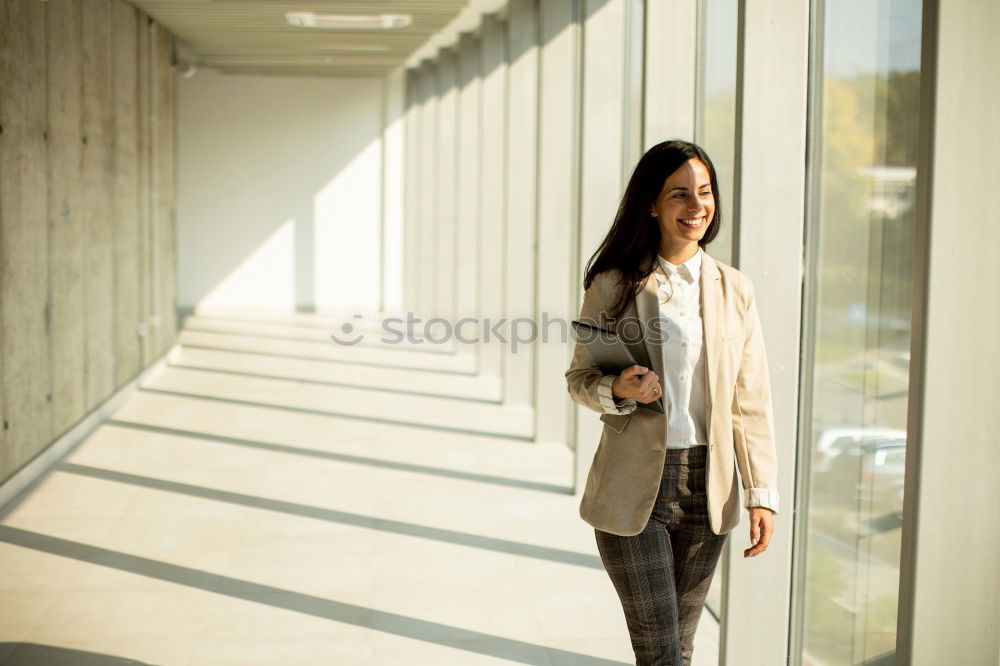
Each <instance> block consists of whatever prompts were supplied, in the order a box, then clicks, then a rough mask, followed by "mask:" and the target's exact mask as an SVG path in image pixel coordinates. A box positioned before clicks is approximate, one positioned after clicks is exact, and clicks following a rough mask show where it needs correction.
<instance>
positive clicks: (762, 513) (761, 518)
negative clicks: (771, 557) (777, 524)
mask: <svg viewBox="0 0 1000 666" xmlns="http://www.w3.org/2000/svg"><path fill="white" fill-rule="evenodd" d="M773 515H774V512H773V511H771V510H770V509H768V508H766V507H763V506H752V507H750V543H752V544H754V545H753V546H752V547H750V548H747V549H746V550H744V551H743V557H753V556H754V555H757V554H758V553H763V552H764V551H765V550H767V544H769V543H770V542H771V535H772V534H774V518H773V517H772V516H773Z"/></svg>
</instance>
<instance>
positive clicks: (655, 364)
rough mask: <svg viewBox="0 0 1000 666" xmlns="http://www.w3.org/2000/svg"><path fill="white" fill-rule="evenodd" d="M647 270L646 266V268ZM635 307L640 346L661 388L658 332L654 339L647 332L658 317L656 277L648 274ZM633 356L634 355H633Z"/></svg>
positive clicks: (661, 362)
mask: <svg viewBox="0 0 1000 666" xmlns="http://www.w3.org/2000/svg"><path fill="white" fill-rule="evenodd" d="M646 270H648V266H647V268H646ZM635 307H636V310H637V312H638V315H639V327H640V328H641V330H642V340H641V344H644V346H645V351H646V355H647V356H648V357H649V364H650V366H651V367H652V369H653V372H655V373H656V376H657V377H660V379H661V381H660V385H661V386H662V384H663V382H662V378H663V345H662V344H661V342H662V335H663V332H662V331H660V332H659V333H658V334H657V335H656V336H655V338H654V335H653V334H651V332H650V330H649V324H650V322H652V321H653V320H654V319H656V318H657V317H659V316H660V296H659V294H658V292H657V290H656V277H655V276H654V275H653V274H652V273H650V274H649V275H647V276H646V279H645V281H643V283H642V289H641V290H640V291H639V293H638V294H636V296H635ZM633 355H634V354H633ZM666 403H667V398H666V396H663V407H664V409H667V407H668V405H667V404H666Z"/></svg>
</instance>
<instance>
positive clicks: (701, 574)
mask: <svg viewBox="0 0 1000 666" xmlns="http://www.w3.org/2000/svg"><path fill="white" fill-rule="evenodd" d="M707 457H708V456H707V447H705V446H694V447H691V448H687V449H680V448H668V449H667V450H666V461H665V463H664V465H663V477H662V478H661V480H660V489H659V494H658V496H657V498H656V504H655V505H654V506H653V513H652V515H651V516H650V518H649V521H648V522H647V524H646V527H645V529H643V531H642V532H640V533H639V534H636V535H635V536H618V535H616V534H611V533H608V532H602V531H601V530H597V529H595V530H594V533H595V536H596V538H597V548H598V551H599V552H600V555H601V560H602V561H603V562H604V568H605V570H606V571H607V572H608V576H610V578H611V582H612V584H613V585H614V587H615V590H616V591H617V592H618V597H619V599H621V603H622V608H623V610H624V611H625V622H626V624H627V626H628V631H629V638H630V639H631V641H632V649H633V650H634V652H635V660H636V661H635V663H636V666H667V665H670V666H681V665H682V664H683V666H690V664H691V656H692V654H693V652H694V634H695V630H696V629H697V627H698V620H699V619H701V613H702V607H703V606H704V605H705V597H706V596H707V595H708V588H709V585H711V583H712V576H713V574H714V573H715V568H716V565H717V564H718V561H719V556H720V555H721V553H722V548H723V546H724V545H725V541H726V538H727V537H728V536H729V535H728V533H727V534H724V535H721V536H720V535H718V534H715V533H714V532H712V528H711V526H710V525H709V521H708V509H707V496H706V491H705V464H706V461H707Z"/></svg>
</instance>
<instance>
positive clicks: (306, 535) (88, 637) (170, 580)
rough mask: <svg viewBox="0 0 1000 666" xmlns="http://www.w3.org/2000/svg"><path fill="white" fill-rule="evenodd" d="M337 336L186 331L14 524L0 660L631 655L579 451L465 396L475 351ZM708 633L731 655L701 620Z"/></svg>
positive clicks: (324, 331) (23, 506)
mask: <svg viewBox="0 0 1000 666" xmlns="http://www.w3.org/2000/svg"><path fill="white" fill-rule="evenodd" d="M332 322H333V320H332V319H331V318H324V317H321V316H316V315H297V316H289V317H286V318H283V319H281V320H276V319H270V320H266V319H253V318H250V317H244V318H242V319H224V318H212V317H198V316H193V317H189V318H188V319H187V320H186V321H185V323H184V328H183V330H182V332H181V334H180V336H179V339H178V344H177V346H175V347H174V348H173V349H172V350H171V351H170V352H169V353H168V355H167V359H168V360H167V362H166V363H165V364H163V366H160V367H157V368H155V369H154V371H153V372H152V374H151V375H150V376H148V377H146V378H144V379H143V381H142V387H141V389H140V390H138V391H136V392H134V393H133V394H132V395H131V396H129V397H128V398H127V399H126V400H125V401H124V402H123V404H121V405H120V406H118V407H117V409H115V411H114V412H113V413H112V414H110V417H109V418H108V420H107V421H105V422H104V423H103V424H102V425H100V426H99V427H98V428H97V429H96V430H95V431H94V432H93V433H92V434H91V435H89V436H88V437H87V438H86V439H85V440H84V441H83V442H81V443H80V445H79V446H78V447H76V448H75V449H73V450H72V452H71V453H70V454H69V455H68V456H66V458H64V459H63V460H62V461H61V462H59V463H57V464H56V465H55V466H54V467H53V468H52V469H51V470H50V471H49V472H48V473H47V474H46V475H44V476H43V477H42V478H41V479H40V480H39V481H38V483H37V484H36V485H35V486H34V487H31V488H29V489H28V490H27V491H26V492H25V493H23V494H22V496H21V497H19V498H18V499H17V500H15V501H14V502H12V503H11V504H10V505H8V506H7V507H6V508H5V512H4V513H3V514H2V518H0V570H2V571H4V572H5V575H4V576H3V577H0V597H2V598H3V600H4V607H5V611H6V612H4V613H2V614H0V623H2V626H0V635H2V636H4V637H7V640H8V641H10V642H6V643H3V644H0V664H3V666H27V665H29V664H46V665H47V666H48V665H52V664H73V665H74V666H88V665H96V664H101V665H102V666H103V665H108V664H137V663H138V664H156V665H162V666H168V665H184V666H202V665H204V666H208V665H211V666H224V665H227V664H233V665H239V666H251V665H255V664H260V665H273V664H295V665H297V666H298V665H306V664H325V665H330V664H336V665H341V664H343V665H349V666H355V665H363V664H378V665H379V666H386V665H391V664H400V665H402V664H434V665H435V666H444V665H446V664H454V665H461V666H467V665H472V664H513V663H516V664H537V665H546V666H547V665H549V664H552V665H554V666H556V665H558V666H599V665H603V664H628V663H632V657H631V649H630V646H629V642H628V632H627V630H626V627H625V623H624V617H623V615H622V612H621V608H620V605H619V602H618V599H617V597H616V595H615V593H614V590H613V588H612V587H611V583H610V581H609V580H608V577H607V575H606V574H605V573H604V571H603V569H602V568H601V563H600V560H599V558H598V556H597V550H596V547H595V544H594V541H593V532H592V530H591V529H590V528H589V527H588V526H587V525H586V524H585V523H584V522H583V521H582V520H580V519H579V517H578V515H577V505H578V497H574V496H573V495H572V494H571V493H572V490H571V487H570V486H571V475H572V469H573V452H572V451H570V450H569V449H568V448H567V447H566V446H565V445H563V444H556V445H546V444H537V443H532V442H530V441H528V440H526V439H522V438H520V437H519V436H518V434H517V430H518V427H519V420H520V421H523V420H524V419H526V418H528V416H526V415H524V414H518V413H516V412H511V411H510V409H511V408H509V407H503V406H501V405H500V404H498V403H491V402H489V400H488V399H487V398H476V397H472V398H470V397H469V395H470V394H473V395H474V394H475V392H476V389H475V388H474V382H475V381H476V380H475V377H473V376H471V375H465V374H463V372H464V371H463V369H462V363H463V359H462V357H461V356H458V355H455V354H452V353H449V352H448V351H423V350H404V349H399V348H392V347H388V346H385V347H382V348H378V347H370V348H366V349H364V350H360V349H358V348H352V349H351V350H350V351H349V352H348V351H347V350H346V349H345V348H343V347H340V346H338V345H336V344H333V343H332V342H330V341H329V340H328V338H327V335H328V332H329V331H330V330H332V328H333V323H332ZM348 356H349V358H350V361H349V359H348ZM358 358H366V360H367V363H368V364H367V365H365V366H363V367H361V366H358V365H357V361H356V359H358ZM431 366H433V367H434V368H436V370H431V369H430V368H431ZM444 368H447V369H444ZM373 369H374V372H373ZM442 369H444V370H442ZM415 386H420V387H421V392H420V393H416V392H412V391H410V390H407V389H412V388H413V387H415ZM449 394H450V395H449ZM491 430H492V431H493V432H494V433H499V434H490V431H491ZM697 640H698V642H697V644H696V648H695V664H696V665H699V664H703V665H704V664H714V663H717V661H718V657H717V641H718V626H717V624H716V622H715V620H714V618H713V617H712V615H711V614H710V613H709V612H708V611H707V610H706V611H705V613H704V615H703V617H702V621H701V624H700V626H699V634H698V639H697Z"/></svg>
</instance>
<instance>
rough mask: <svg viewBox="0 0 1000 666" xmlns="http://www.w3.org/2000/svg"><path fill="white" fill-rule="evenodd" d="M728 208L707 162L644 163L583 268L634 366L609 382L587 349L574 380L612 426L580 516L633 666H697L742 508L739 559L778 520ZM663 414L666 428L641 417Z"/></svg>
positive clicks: (756, 327) (763, 369)
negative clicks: (710, 604) (702, 626)
mask: <svg viewBox="0 0 1000 666" xmlns="http://www.w3.org/2000/svg"><path fill="white" fill-rule="evenodd" d="M718 202H719V187H718V182H717V179H716V175H715V167H714V166H713V165H712V161H711V160H710V159H709V158H708V155H707V154H705V151H704V150H702V149H701V148H700V147H699V146H697V145H695V144H693V143H690V142H687V141H665V142H663V143H660V144H658V145H656V146H653V147H652V148H650V149H649V151H648V152H647V153H646V154H645V155H644V156H643V157H642V159H641V160H640V161H639V164H638V165H637V166H636V168H635V171H634V173H633V174H632V178H631V180H630V181H629V184H628V187H627V188H626V190H625V194H624V196H623V198H622V202H621V205H620V207H619V210H618V214H617V216H616V218H615V221H614V223H613V224H612V226H611V229H610V230H609V231H608V234H607V236H606V237H605V239H604V241H603V242H602V243H601V245H600V246H599V247H598V249H597V251H596V252H595V253H594V256H592V257H591V259H590V261H589V262H588V265H587V270H586V276H585V279H584V289H585V292H584V297H583V307H582V310H581V313H580V320H581V321H586V322H588V323H593V324H595V325H597V326H600V327H601V328H605V329H608V330H612V331H614V332H616V333H618V335H619V337H620V338H621V339H622V340H623V341H624V342H625V344H626V345H627V346H628V347H629V349H630V350H631V352H632V355H633V357H634V358H635V359H636V361H637V363H636V364H635V365H632V366H630V367H628V368H624V369H622V370H621V372H620V374H617V375H614V374H604V373H602V372H601V370H600V369H599V368H598V367H597V365H596V364H595V363H594V361H593V359H592V358H591V356H590V354H589V352H588V351H587V348H586V347H585V346H584V345H583V344H581V343H579V342H578V343H577V344H576V348H575V349H574V353H573V360H572V364H571V366H570V368H569V370H567V371H566V382H567V388H568V390H569V394H570V396H571V397H572V398H573V400H574V401H575V402H577V403H579V404H581V405H583V406H585V407H588V408H590V409H592V410H594V411H596V412H600V413H601V417H600V418H601V421H603V422H604V429H603V432H602V434H601V440H600V443H599V444H598V447H597V452H596V453H595V454H594V459H593V463H592V465H591V467H590V471H589V473H588V475H587V483H586V487H585V489H584V493H583V497H582V499H581V502H580V516H581V517H582V518H583V519H584V520H585V521H587V523H589V524H590V525H591V526H593V527H594V533H595V536H596V539H597V547H598V550H599V552H600V555H601V560H602V561H603V562H604V568H605V570H606V571H607V572H608V575H609V576H610V578H611V581H612V583H613V584H614V586H615V589H616V591H617V592H618V596H619V598H620V599H621V603H622V608H623V609H624V611H625V620H626V624H627V625H628V630H629V636H630V639H631V642H632V647H633V650H634V651H635V656H636V664H637V665H638V666H643V665H652V664H682V663H683V664H690V663H691V655H692V652H693V643H694V633H695V629H696V628H697V625H698V620H699V619H700V617H701V612H702V606H703V605H704V602H705V596H706V595H707V593H708V588H709V585H710V583H711V582H712V576H713V574H714V572H715V567H716V565H717V563H718V560H719V555H720V553H721V552H722V548H723V546H724V544H725V541H726V538H727V536H728V533H729V532H730V531H731V530H732V529H733V528H734V527H735V526H736V525H737V524H738V523H739V507H740V504H741V499H742V505H743V506H744V507H746V508H747V509H748V511H749V513H750V540H751V544H752V545H751V547H750V548H747V549H746V550H745V551H744V553H743V555H744V557H752V556H755V555H757V554H759V553H761V552H763V551H765V550H766V549H767V546H768V543H769V542H770V540H771V536H772V534H773V533H774V523H773V520H772V514H774V513H777V510H778V493H777V491H776V487H777V464H776V459H775V449H774V435H773V417H772V411H771V391H770V381H769V377H768V371H767V359H766V356H765V352H764V342H763V338H762V337H761V329H760V321H759V318H758V316H757V307H756V301H755V298H754V289H753V285H752V284H751V282H750V280H749V279H748V278H747V277H746V275H744V274H743V273H742V272H740V271H738V270H737V269H735V268H733V267H732V266H729V265H727V264H724V263H722V262H720V261H718V260H716V259H714V258H713V257H710V256H709V255H708V254H707V253H706V252H705V249H704V248H705V246H706V245H708V244H709V243H710V242H711V241H712V239H713V238H715V236H716V234H717V233H718V231H719V225H720V224H721V214H720V210H719V203H718ZM658 401H659V403H660V404H661V405H662V407H663V411H662V412H660V411H656V410H654V409H647V408H639V405H640V404H643V405H649V404H651V403H654V402H658ZM737 468H739V473H740V477H741V478H742V487H743V493H742V498H741V494H740V485H741V484H740V482H738V481H737V475H736V470H737Z"/></svg>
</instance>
